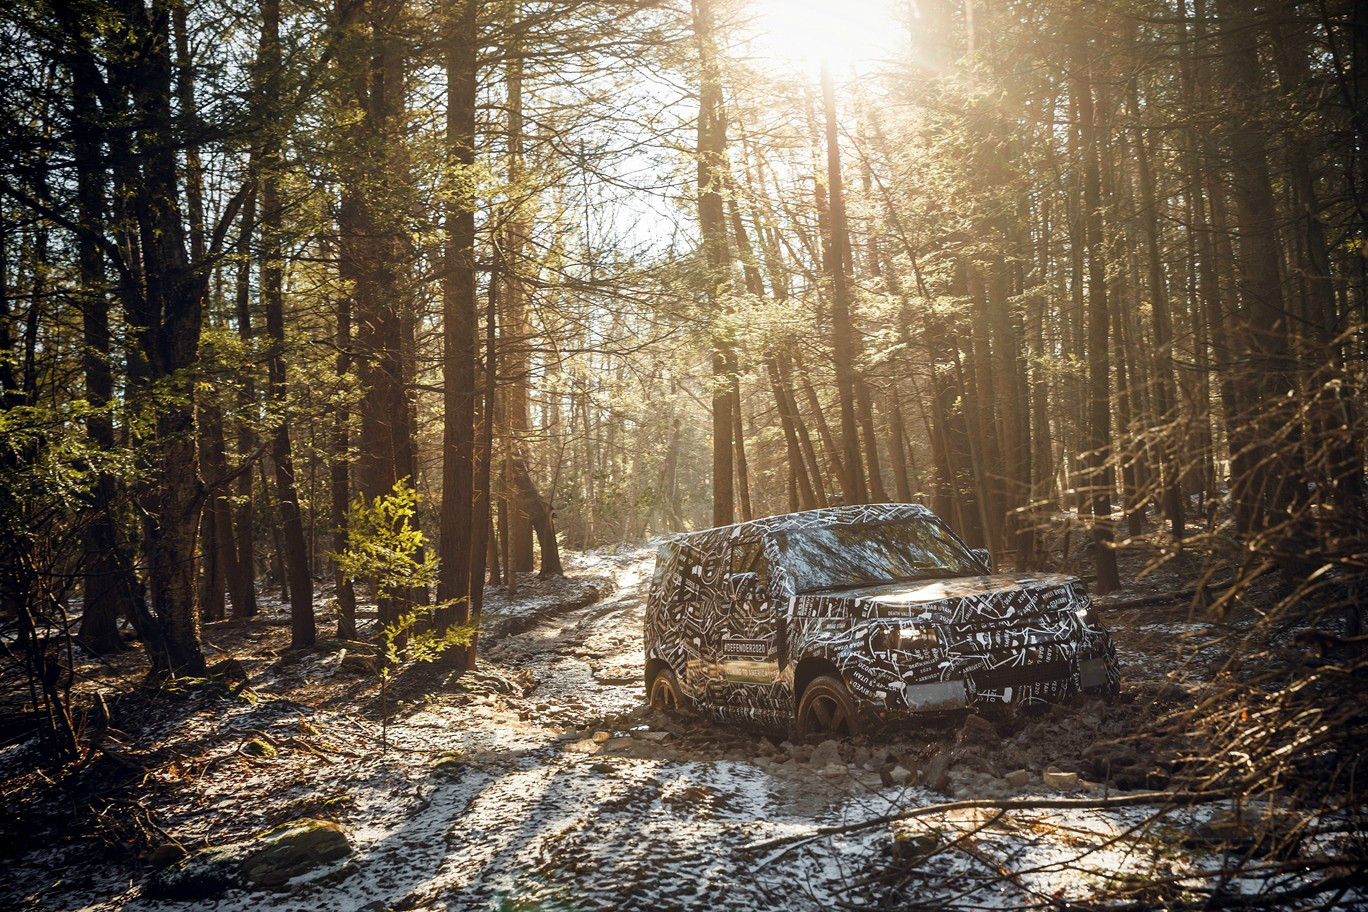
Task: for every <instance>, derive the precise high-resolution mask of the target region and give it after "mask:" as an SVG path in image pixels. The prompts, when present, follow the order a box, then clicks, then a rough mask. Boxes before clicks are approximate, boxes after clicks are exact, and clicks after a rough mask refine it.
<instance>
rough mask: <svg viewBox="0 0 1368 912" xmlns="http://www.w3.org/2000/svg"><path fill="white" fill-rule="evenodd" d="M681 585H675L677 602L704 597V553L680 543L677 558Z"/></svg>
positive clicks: (675, 599) (694, 600) (695, 600)
mask: <svg viewBox="0 0 1368 912" xmlns="http://www.w3.org/2000/svg"><path fill="white" fill-rule="evenodd" d="M676 560H677V563H676V564H675V566H676V567H678V570H677V572H678V574H679V585H678V586H676V587H675V591H674V601H675V603H676V604H684V603H686V602H697V601H698V600H699V599H701V598H702V597H703V590H704V586H703V553H702V552H701V551H699V550H698V549H697V548H694V547H691V546H689V545H680V547H679V556H678V557H677V558H676Z"/></svg>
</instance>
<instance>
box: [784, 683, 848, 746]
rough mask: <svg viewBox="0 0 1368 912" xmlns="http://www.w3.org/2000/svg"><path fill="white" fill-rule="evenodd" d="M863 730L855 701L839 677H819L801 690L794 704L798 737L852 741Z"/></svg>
mask: <svg viewBox="0 0 1368 912" xmlns="http://www.w3.org/2000/svg"><path fill="white" fill-rule="evenodd" d="M862 731H863V726H862V725H861V724H860V711H859V709H858V708H857V707H856V706H855V698H854V697H852V696H851V695H850V689H849V688H848V687H846V686H845V682H844V681H842V680H841V679H840V678H837V677H833V676H831V675H822V676H821V677H819V678H816V679H814V680H813V682H812V683H811V684H809V685H808V686H807V687H806V688H805V689H804V690H803V696H802V699H800V700H799V701H798V736H799V737H800V738H807V737H812V736H815V735H825V736H827V737H835V738H853V737H855V736H857V735H859V734H860V733H861V732H862Z"/></svg>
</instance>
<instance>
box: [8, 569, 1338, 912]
mask: <svg viewBox="0 0 1368 912" xmlns="http://www.w3.org/2000/svg"><path fill="white" fill-rule="evenodd" d="M652 553H653V552H651V551H650V549H648V548H635V549H619V550H617V551H613V552H602V553H594V554H588V555H581V556H576V557H575V558H574V559H573V561H572V563H571V567H570V578H569V579H566V580H558V581H546V582H532V583H529V584H528V585H526V586H524V588H523V589H522V590H521V591H520V593H519V594H518V595H517V596H515V597H513V598H507V597H504V596H501V595H492V596H491V606H490V610H491V615H492V616H493V617H494V620H493V622H492V623H491V624H490V625H489V626H488V627H487V628H486V631H485V635H484V645H483V649H482V670H481V671H480V672H479V673H477V674H473V675H466V676H464V677H461V678H459V679H457V678H453V677H452V676H450V675H449V673H447V672H445V671H443V670H442V669H441V668H437V667H418V668H410V669H407V670H405V671H404V673H403V674H401V675H400V676H399V677H398V678H397V679H396V680H395V682H394V684H393V687H392V688H391V690H392V693H391V701H392V703H393V705H392V706H391V707H390V708H389V710H388V713H384V712H382V708H381V706H380V703H379V701H378V697H377V692H376V684H375V677H374V674H373V670H374V661H375V660H374V650H373V648H372V647H370V646H369V645H367V644H366V643H364V642H350V643H343V642H335V641H333V642H328V643H325V644H322V645H320V647H319V648H318V649H315V650H310V651H307V652H304V653H277V652H276V651H275V647H273V645H272V644H276V643H279V642H280V640H281V638H282V633H281V627H282V625H284V624H285V623H286V621H287V619H286V618H285V616H284V609H283V608H281V606H279V605H278V604H275V603H270V604H269V609H268V611H267V612H266V613H265V615H264V616H263V617H261V618H258V619H254V620H252V621H250V622H233V621H230V622H223V623H221V624H218V625H211V626H210V627H209V629H208V631H207V634H206V636H207V639H208V640H209V642H210V644H211V645H212V646H213V647H214V648H216V649H218V650H221V651H222V652H223V653H224V654H229V653H231V654H232V655H233V656H235V657H236V658H237V659H238V660H239V661H240V662H241V665H242V668H241V671H242V672H245V674H246V678H247V681H246V684H245V686H243V685H242V684H241V682H239V681H236V680H234V678H233V676H229V677H227V678H224V679H222V680H209V681H204V682H191V683H189V684H182V685H180V686H178V688H177V689H175V690H174V691H170V690H168V691H166V692H163V693H160V694H157V695H155V697H152V696H149V695H147V694H145V693H143V694H136V695H130V696H128V697H122V698H118V699H113V700H111V713H110V716H111V723H110V724H111V741H110V742H109V744H110V747H109V749H108V750H106V751H103V752H102V753H101V754H100V755H99V756H98V757H96V758H95V759H94V760H92V762H91V763H90V764H89V766H88V767H86V768H85V769H84V770H82V771H81V772H80V773H78V774H76V775H74V776H72V777H69V779H70V781H64V782H61V783H51V782H44V781H43V780H42V778H41V777H42V774H41V773H32V772H21V771H22V770H24V769H26V768H27V766H30V765H31V763H29V762H26V761H31V758H28V757H26V756H25V754H24V751H25V750H26V748H24V747H23V745H18V746H13V747H10V748H8V749H7V750H5V751H4V752H3V753H0V780H3V781H4V785H3V794H4V800H5V805H6V808H7V813H6V816H7V817H9V820H8V821H7V822H5V823H4V824H2V825H0V840H3V841H0V850H2V851H3V856H4V857H5V858H6V859H7V863H6V864H5V865H4V866H3V869H0V908H4V909H15V910H45V912H46V910H67V909H100V910H113V909H128V910H133V909H137V910H168V912H169V910H187V912H188V910H192V909H201V908H206V907H209V906H212V907H213V908H219V909H225V910H235V909H242V910H247V909H257V908H264V907H268V906H269V907H270V908H273V909H281V910H325V909H328V910H333V909H335V910H351V909H358V910H359V909H364V910H391V909H394V910H399V909H413V910H457V909H538V910H551V909H576V910H581V909H584V910H587V909H624V908H643V909H644V908H650V909H685V908H713V907H719V906H723V905H727V906H733V907H738V908H756V909H829V908H838V907H859V908H866V907H878V906H881V905H882V906H888V907H899V908H906V907H907V906H908V904H909V903H911V902H913V901H914V899H915V901H916V902H919V903H922V904H925V905H927V906H945V905H962V906H978V907H1009V908H1016V907H1022V906H1034V905H1060V904H1064V903H1069V902H1082V903H1086V902H1088V901H1089V900H1090V899H1091V898H1094V897H1095V896H1097V895H1098V894H1099V892H1100V891H1107V892H1111V893H1114V894H1119V895H1122V896H1124V895H1125V894H1126V890H1127V889H1129V886H1130V885H1132V884H1138V883H1141V882H1149V883H1151V884H1153V883H1154V882H1155V881H1164V882H1169V883H1171V884H1172V891H1173V895H1175V896H1179V895H1182V892H1183V890H1184V889H1185V886H1184V884H1185V882H1186V881H1185V878H1188V879H1190V876H1191V875H1192V874H1193V873H1194V872H1196V871H1198V870H1200V869H1203V868H1207V869H1210V868H1211V867H1212V866H1217V867H1219V866H1221V865H1222V864H1224V863H1225V859H1226V857H1227V856H1226V854H1225V852H1226V850H1228V849H1229V848H1230V847H1231V845H1232V842H1231V840H1230V839H1229V838H1228V837H1229V836H1230V834H1231V833H1232V832H1236V833H1238V834H1243V835H1242V836H1241V838H1242V839H1243V840H1244V841H1243V842H1242V843H1240V842H1239V840H1237V841H1236V842H1237V843H1238V844H1241V845H1246V846H1247V845H1249V839H1250V838H1252V837H1250V836H1249V834H1251V833H1254V834H1257V833H1258V832H1259V830H1260V827H1267V826H1269V825H1271V824H1269V823H1268V821H1270V820H1272V819H1273V817H1274V816H1275V813H1276V812H1275V809H1272V808H1268V807H1240V808H1231V807H1230V806H1228V805H1224V804H1219V803H1217V804H1207V805H1202V806H1199V807H1195V808H1192V809H1186V810H1171V811H1162V810H1160V809H1159V808H1157V807H1156V806H1155V805H1154V804H1152V803H1150V804H1143V805H1140V806H1135V807H1109V808H1101V809H1099V808H1089V807H1082V806H1077V804H1076V803H1075V804H1073V805H1071V804H1070V801H1071V800H1072V801H1075V802H1077V801H1082V802H1086V801H1088V800H1091V799H1099V798H1100V799H1104V800H1110V799H1112V798H1117V797H1124V796H1127V795H1134V794H1136V793H1137V792H1143V791H1146V790H1153V789H1160V788H1164V787H1165V786H1167V785H1168V784H1169V769H1170V765H1171V764H1170V761H1171V759H1172V753H1173V752H1174V751H1176V750H1177V749H1178V746H1177V745H1174V744H1167V743H1147V742H1145V741H1137V740H1135V739H1134V738H1133V737H1132V736H1133V735H1134V734H1135V733H1136V732H1138V731H1140V730H1141V729H1142V728H1143V727H1144V725H1145V723H1147V722H1148V721H1150V720H1152V719H1154V718H1155V717H1156V716H1159V715H1162V714H1163V713H1165V712H1168V711H1170V710H1172V709H1174V708H1179V707H1183V706H1188V705H1191V704H1192V701H1194V700H1196V699H1199V698H1200V696H1201V694H1202V689H1203V688H1204V687H1209V686H1214V685H1212V684H1211V683H1210V682H1211V681H1213V679H1214V678H1215V677H1216V672H1217V670H1218V669H1219V666H1220V664H1221V663H1222V661H1223V658H1222V656H1223V653H1222V650H1221V649H1220V644H1221V643H1222V642H1224V641H1225V638H1226V637H1228V636H1229V635H1230V634H1231V632H1232V631H1237V630H1238V629H1239V625H1240V623H1241V619H1240V616H1239V612H1236V614H1235V615H1233V616H1232V617H1231V618H1230V619H1229V620H1228V621H1227V622H1224V623H1222V624H1216V623H1213V622H1211V621H1209V620H1207V619H1205V618H1199V617H1192V616H1190V614H1189V608H1188V604H1187V603H1188V600H1187V599H1169V600H1164V599H1159V600H1158V601H1152V602H1150V603H1148V604H1145V605H1144V606H1143V607H1142V608H1125V607H1119V608H1117V609H1115V610H1114V611H1105V609H1104V612H1105V613H1104V617H1106V618H1107V620H1108V623H1109V626H1110V627H1111V628H1112V629H1113V631H1114V634H1115V636H1116V638H1117V640H1118V647H1119V651H1120V654H1121V656H1122V661H1123V675H1124V678H1125V687H1124V693H1123V695H1122V697H1121V699H1120V700H1118V701H1116V702H1114V703H1111V704H1104V703H1102V702H1101V701H1092V702H1080V703H1077V704H1070V705H1063V706H1058V707H1052V708H1050V709H1049V710H1045V711H1040V712H1035V713H1030V714H1025V715H1022V714H1003V715H989V716H968V717H955V718H946V719H939V720H934V721H928V722H927V723H926V724H925V725H921V726H918V727H917V728H916V730H914V731H904V732H897V733H885V734H883V735H880V736H878V737H875V738H871V739H865V740H860V741H853V742H847V743H838V742H836V741H827V742H822V743H819V744H793V743H789V742H781V741H777V740H773V739H768V738H765V737H761V736H757V735H752V734H747V733H741V732H734V731H728V730H723V729H719V728H717V727H715V726H712V725H709V724H706V723H703V722H700V721H697V720H691V719H681V718H667V717H662V716H659V715H657V714H655V713H653V712H651V711H650V710H649V709H648V708H646V707H645V706H643V704H642V688H641V683H640V682H641V672H642V668H641V662H642V659H641V630H642V613H643V608H644V606H643V600H644V595H645V588H646V586H647V585H648V583H649V576H650V569H651V561H652ZM1176 583H1177V581H1176V580H1175V579H1167V578H1165V577H1164V576H1163V575H1162V574H1160V575H1159V576H1156V577H1152V578H1150V579H1148V580H1146V581H1144V582H1143V583H1141V584H1139V585H1137V586H1136V587H1133V588H1132V589H1131V590H1128V591H1127V592H1123V593H1119V594H1118V595H1117V596H1116V597H1114V598H1113V599H1111V602H1112V603H1117V604H1123V605H1124V604H1125V603H1127V602H1135V601H1144V600H1145V598H1144V597H1145V596H1146V595H1147V594H1153V593H1162V592H1164V591H1170V590H1172V589H1173V588H1176ZM134 662H135V658H133V657H130V658H129V659H128V664H127V667H124V666H123V665H121V664H120V663H115V665H114V666H112V667H105V666H94V665H92V666H90V667H89V668H86V669H85V672H86V673H87V674H88V675H89V676H90V677H91V679H92V680H96V681H98V680H101V679H102V677H101V676H103V679H104V680H106V681H107V682H112V681H115V680H124V681H127V680H128V676H129V675H130V674H131V673H132V672H131V669H132V668H133V663H134ZM120 675H123V677H122V678H120V677H119V676H120ZM383 715H388V717H389V718H388V723H387V724H382V722H381V717H382V716H383ZM382 730H383V741H382ZM983 799H990V800H992V801H996V802H999V803H1002V802H1007V803H1011V802H1013V801H1015V802H1018V803H1020V804H1031V803H1036V804H1038V805H1041V806H1037V807H1019V808H1014V809H1011V810H1009V811H1004V810H1003V809H1001V808H998V807H983V806H974V805H975V803H977V804H979V805H982V804H983V803H984V801H983ZM1060 799H1067V800H1064V801H1061V800H1060ZM945 803H951V804H952V807H949V808H946V809H942V810H940V811H938V812H936V813H932V814H928V815H926V816H921V817H914V818H910V819H906V820H902V821H898V822H894V823H882V824H880V825H875V826H864V825H862V823H863V822H865V821H870V820H873V819H876V818H880V817H882V816H884V815H896V814H902V813H906V812H908V811H909V810H915V809H919V808H925V807H928V806H931V805H939V804H945ZM1050 805H1054V806H1050ZM10 809H13V810H14V811H15V812H16V813H14V814H13V815H11V814H10ZM20 820H22V821H24V824H23V829H22V830H20V829H19V827H18V822H19V821H20ZM823 828H825V829H823ZM842 829H843V831H839V832H832V831H833V830H842ZM38 834H41V836H39V835H38ZM1236 847H1237V848H1238V845H1237V846H1236ZM1270 876H1271V875H1270ZM1260 887H1261V882H1259V881H1258V880H1257V878H1255V879H1250V878H1245V879H1244V880H1243V881H1239V882H1236V883H1233V884H1229V885H1227V886H1226V889H1227V890H1228V891H1234V893H1235V894H1237V895H1238V894H1240V893H1241V891H1245V892H1249V893H1253V892H1254V891H1256V890H1258V889H1260ZM1352 897H1353V894H1350V896H1349V898H1350V899H1352Z"/></svg>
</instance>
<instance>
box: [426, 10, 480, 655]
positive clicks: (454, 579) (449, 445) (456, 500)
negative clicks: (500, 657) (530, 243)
mask: <svg viewBox="0 0 1368 912" xmlns="http://www.w3.org/2000/svg"><path fill="white" fill-rule="evenodd" d="M478 5H479V4H478V3H477V2H476V0H461V2H460V3H458V4H457V5H456V7H455V8H454V9H453V10H452V11H451V13H450V19H449V21H448V22H447V25H446V30H447V32H446V35H445V45H446V48H445V51H446V68H447V92H446V96H447V97H446V101H447V123H446V142H447V155H448V157H449V160H450V162H451V164H452V167H453V169H455V170H456V171H457V172H458V175H457V179H458V186H461V185H462V184H464V182H465V176H464V175H465V172H467V171H469V170H470V169H472V168H473V167H474V164H475V102H476V71H477V68H478V65H479V63H478V52H479V33H478V26H477V22H476V11H477V9H478ZM445 209H446V212H445V217H446V246H445V251H444V263H443V267H444V277H443V282H442V318H443V331H442V340H443V350H442V382H443V384H444V392H443V405H444V410H443V412H444V418H443V433H442V515H441V548H442V560H441V565H440V575H439V578H438V584H437V600H438V602H439V603H444V602H448V601H451V600H457V601H455V603H454V605H453V607H451V608H444V609H443V610H442V612H441V616H440V620H441V622H442V625H443V626H449V625H452V624H466V623H469V621H470V594H471V587H472V580H471V576H470V574H471V564H472V559H471V558H472V555H471V551H470V549H471V545H472V540H473V534H472V532H473V529H472V526H471V524H472V520H473V518H474V517H473V513H472V510H473V506H474V504H473V500H474V483H475V478H474V446H475V426H474V425H475V362H476V358H477V356H478V331H479V330H478V325H477V323H478V311H477V304H476V287H475V282H476V276H475V200H474V199H473V195H472V193H471V192H470V191H464V192H457V191H456V190H455V188H453V192H452V193H451V194H450V195H449V196H448V197H447V202H446V204H445ZM477 582H482V581H477ZM470 661H471V657H470V656H469V655H466V654H462V655H461V656H459V658H456V659H453V662H452V664H454V665H456V666H457V667H469V662H470Z"/></svg>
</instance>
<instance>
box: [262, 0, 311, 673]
mask: <svg viewBox="0 0 1368 912" xmlns="http://www.w3.org/2000/svg"><path fill="white" fill-rule="evenodd" d="M260 63H261V66H262V68H263V70H264V72H265V85H264V87H263V88H264V89H265V97H266V99H267V104H271V105H277V104H279V100H280V78H281V73H280V0H262V4H261V49H260ZM278 118H279V112H278V111H277V110H272V111H271V112H270V113H269V114H268V116H267V119H268V120H270V121H272V122H274V121H276V120H277V119H278ZM266 135H267V136H268V137H270V138H269V139H268V140H267V141H266V143H265V144H264V145H263V148H262V155H261V176H260V184H261V219H262V222H261V240H262V257H261V298H262V302H263V303H264V304H265V305H266V335H267V337H268V338H269V339H270V340H271V348H272V351H271V358H270V361H269V362H268V364H267V370H268V375H269V380H268V383H269V394H270V400H271V402H272V403H274V405H275V407H276V408H277V409H278V410H280V411H281V412H282V414H281V415H280V416H279V417H278V419H277V420H278V421H279V423H278V424H277V425H276V426H275V428H274V429H273V430H272V432H271V461H272V463H273V464H274V466H275V482H276V500H277V502H278V504H279V506H280V517H281V534H282V535H283V537H284V545H285V555H284V559H285V572H286V573H287V574H289V580H290V583H289V585H290V645H291V646H292V647H294V648H295V649H302V648H305V647H308V646H312V645H313V644H314V642H315V640H316V639H317V638H318V633H317V628H316V625H315V624H314V607H313V579H312V578H311V576H310V574H309V549H308V546H307V545H306V544H305V541H304V520H303V516H302V514H301V513H300V509H299V491H298V487H297V485H296V483H295V468H294V455H293V452H292V448H291V444H290V428H289V424H288V423H287V422H286V420H285V417H284V414H283V412H284V410H285V409H286V408H287V404H288V400H289V391H288V388H287V385H286V380H285V352H284V349H285V299H284V292H283V288H282V285H283V281H284V256H283V253H284V251H283V242H282V239H281V233H282V232H281V221H282V217H283V212H282V206H283V202H282V200H281V196H280V177H281V176H280V169H281V168H282V159H281V148H280V140H279V138H278V136H277V135H276V133H275V131H274V130H273V129H271V128H268V129H267V130H266Z"/></svg>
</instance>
